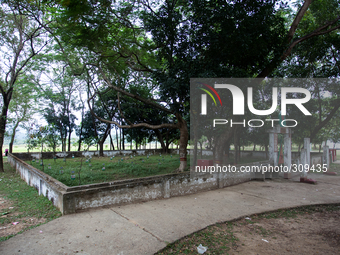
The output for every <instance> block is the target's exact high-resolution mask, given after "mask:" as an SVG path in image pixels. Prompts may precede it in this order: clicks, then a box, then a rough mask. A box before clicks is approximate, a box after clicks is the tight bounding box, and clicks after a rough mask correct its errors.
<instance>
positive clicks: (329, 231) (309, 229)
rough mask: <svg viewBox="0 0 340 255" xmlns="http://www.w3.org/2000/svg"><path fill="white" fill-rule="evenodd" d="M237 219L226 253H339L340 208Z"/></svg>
mask: <svg viewBox="0 0 340 255" xmlns="http://www.w3.org/2000/svg"><path fill="white" fill-rule="evenodd" d="M255 221H256V223H251V222H252V219H251V220H247V219H242V220H240V221H236V222H235V223H234V227H233V233H234V236H236V237H237V238H238V239H239V240H238V241H236V242H235V243H234V245H233V247H232V249H231V250H230V251H229V254H247V255H252V254H254V255H255V254H259V255H260V254H261V255H264V254H308V255H311V254H340V211H339V210H337V211H331V212H315V213H312V214H305V215H298V216H297V217H296V218H288V219H286V218H273V219H265V218H262V219H256V220H255Z"/></svg>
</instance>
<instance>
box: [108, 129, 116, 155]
mask: <svg viewBox="0 0 340 255" xmlns="http://www.w3.org/2000/svg"><path fill="white" fill-rule="evenodd" d="M109 136H110V146H112V147H111V148H112V150H113V151H114V150H115V146H114V144H113V140H112V136H111V131H110V133H109Z"/></svg>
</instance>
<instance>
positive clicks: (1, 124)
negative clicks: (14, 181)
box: [0, 94, 10, 172]
mask: <svg viewBox="0 0 340 255" xmlns="http://www.w3.org/2000/svg"><path fill="white" fill-rule="evenodd" d="M2 96H3V102H4V105H3V106H2V112H1V116H0V153H1V156H0V172H4V162H3V160H4V159H3V153H2V147H3V144H4V136H5V131H6V122H7V111H8V105H9V101H10V98H7V95H4V94H3V95H2ZM7 102H8V103H7Z"/></svg>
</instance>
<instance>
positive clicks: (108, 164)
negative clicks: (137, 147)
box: [27, 154, 190, 186]
mask: <svg viewBox="0 0 340 255" xmlns="http://www.w3.org/2000/svg"><path fill="white" fill-rule="evenodd" d="M187 162H188V166H189V163H190V160H188V161H187ZM27 163H29V164H32V165H33V166H34V167H35V168H37V169H39V170H43V171H44V172H45V173H47V174H48V175H50V176H52V177H53V178H55V179H57V180H59V181H60V182H62V183H64V184H65V185H67V186H77V185H85V184H92V183H101V182H108V181H115V180H122V179H130V178H140V177H146V176H153V175H161V174H169V173H173V172H174V171H175V170H176V169H177V168H178V166H179V156H178V155H168V154H157V155H149V156H135V157H134V156H130V155H128V156H115V157H93V158H92V159H91V160H89V159H85V158H83V159H82V167H81V170H80V165H81V158H67V159H66V160H65V161H64V159H60V158H59V159H56V160H54V159H44V160H43V164H44V167H43V166H42V165H41V160H35V162H31V161H28V162H27ZM104 167H105V169H104ZM79 175H80V178H79Z"/></svg>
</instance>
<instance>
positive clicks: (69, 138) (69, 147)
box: [68, 130, 72, 151]
mask: <svg viewBox="0 0 340 255" xmlns="http://www.w3.org/2000/svg"><path fill="white" fill-rule="evenodd" d="M71 134H72V132H71V130H70V132H69V134H68V151H71Z"/></svg>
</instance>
